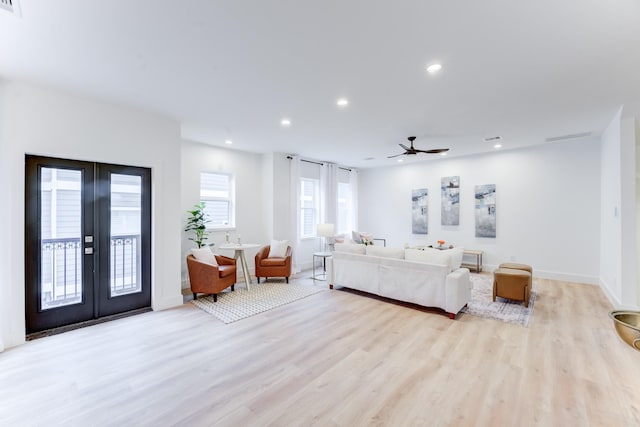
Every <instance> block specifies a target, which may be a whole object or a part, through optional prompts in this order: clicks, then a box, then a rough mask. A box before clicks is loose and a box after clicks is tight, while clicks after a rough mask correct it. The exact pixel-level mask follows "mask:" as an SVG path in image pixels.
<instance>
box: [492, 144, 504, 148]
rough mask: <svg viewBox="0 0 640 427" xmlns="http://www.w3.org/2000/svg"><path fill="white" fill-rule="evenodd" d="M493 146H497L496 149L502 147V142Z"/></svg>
mask: <svg viewBox="0 0 640 427" xmlns="http://www.w3.org/2000/svg"><path fill="white" fill-rule="evenodd" d="M493 148H496V149H498V148H502V144H496V145H494V146H493Z"/></svg>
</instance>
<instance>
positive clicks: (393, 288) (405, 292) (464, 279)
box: [329, 243, 471, 319]
mask: <svg viewBox="0 0 640 427" xmlns="http://www.w3.org/2000/svg"><path fill="white" fill-rule="evenodd" d="M461 263H462V249H460V248H457V249H450V250H444V251H440V250H438V249H433V248H425V249H399V248H391V247H388V248H387V247H382V246H374V245H369V246H365V245H358V244H347V243H345V244H340V243H336V245H335V250H334V252H333V259H332V262H331V263H330V282H329V283H330V284H329V287H330V288H331V289H333V287H334V286H343V287H346V288H350V289H356V290H359V291H364V292H368V293H371V294H375V295H379V296H382V297H387V298H392V299H395V300H399V301H405V302H410V303H414V304H419V305H421V306H425V307H437V308H441V309H443V310H444V311H445V312H446V313H447V314H448V315H449V317H450V318H451V319H455V316H456V314H457V313H458V312H459V311H460V310H461V309H462V308H463V307H464V306H465V305H466V304H467V303H468V302H469V299H470V298H471V280H470V278H469V270H468V269H466V268H461V267H460V264H461Z"/></svg>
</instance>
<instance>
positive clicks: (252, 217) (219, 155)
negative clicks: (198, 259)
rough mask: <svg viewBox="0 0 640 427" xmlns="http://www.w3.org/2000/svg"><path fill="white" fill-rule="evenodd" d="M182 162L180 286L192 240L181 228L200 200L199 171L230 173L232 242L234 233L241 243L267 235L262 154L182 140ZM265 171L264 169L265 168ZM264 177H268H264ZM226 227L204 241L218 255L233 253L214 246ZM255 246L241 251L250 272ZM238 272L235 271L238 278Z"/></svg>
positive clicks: (185, 276)
mask: <svg viewBox="0 0 640 427" xmlns="http://www.w3.org/2000/svg"><path fill="white" fill-rule="evenodd" d="M181 162H182V194H181V202H180V212H181V215H180V216H181V223H180V226H179V228H178V230H183V231H182V245H181V248H182V255H181V257H180V260H181V265H182V279H183V284H182V287H183V288H188V287H189V284H188V280H187V279H188V274H187V267H186V261H185V258H186V256H187V254H188V253H189V251H190V249H191V248H193V247H195V244H194V243H193V242H192V241H190V240H189V239H188V238H189V235H188V234H187V233H186V232H184V226H185V225H186V221H187V217H188V214H187V210H189V209H191V208H192V207H193V205H195V204H197V203H199V202H200V172H224V173H230V174H232V175H233V176H234V179H235V185H236V226H235V228H233V229H229V234H230V236H231V239H232V241H233V242H235V241H236V239H237V238H238V236H239V237H240V238H241V239H242V242H243V243H258V244H265V242H268V241H269V239H270V238H271V236H268V235H267V231H266V230H267V228H268V227H267V226H266V225H265V221H264V218H263V212H264V209H265V206H264V198H265V197H267V196H268V195H266V196H265V195H264V194H263V189H264V185H263V181H264V179H265V177H264V175H263V167H264V165H263V159H262V155H260V154H255V153H248V152H245V151H238V150H230V149H226V148H220V147H214V146H211V145H206V144H200V143H196V142H189V141H185V142H184V143H183V144H182V150H181ZM267 174H268V171H267ZM267 179H268V178H267ZM226 232H227V230H216V231H210V233H209V239H208V240H207V241H206V242H207V243H214V244H215V246H214V247H213V251H214V252H216V253H219V254H221V255H226V256H233V251H230V250H220V249H217V247H219V246H220V245H221V244H224V242H225V234H226ZM257 251H258V249H251V250H247V251H246V252H245V257H246V259H247V263H248V265H249V267H250V268H249V270H250V273H251V274H253V273H254V270H255V268H254V262H253V257H254V256H255V253H256V252H257ZM240 279H242V275H241V274H238V280H240Z"/></svg>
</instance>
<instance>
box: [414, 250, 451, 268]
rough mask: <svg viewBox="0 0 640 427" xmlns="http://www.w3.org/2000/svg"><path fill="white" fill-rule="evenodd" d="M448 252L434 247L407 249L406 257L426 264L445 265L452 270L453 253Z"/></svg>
mask: <svg viewBox="0 0 640 427" xmlns="http://www.w3.org/2000/svg"><path fill="white" fill-rule="evenodd" d="M448 252H449V251H441V250H438V249H433V248H425V249H424V250H421V249H405V251H404V259H406V260H407V261H413V262H422V263H424V264H433V265H445V266H447V267H448V268H449V270H451V255H450V254H449V253H448Z"/></svg>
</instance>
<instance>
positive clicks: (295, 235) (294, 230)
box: [289, 156, 300, 274]
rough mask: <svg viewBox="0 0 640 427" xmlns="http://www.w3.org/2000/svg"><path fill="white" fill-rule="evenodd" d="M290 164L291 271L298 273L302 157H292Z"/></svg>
mask: <svg viewBox="0 0 640 427" xmlns="http://www.w3.org/2000/svg"><path fill="white" fill-rule="evenodd" d="M290 157H291V160H290V162H289V206H291V225H290V229H289V235H290V236H291V238H290V241H291V270H292V273H293V274H295V273H298V272H299V271H300V266H299V264H298V251H299V249H300V157H299V156H290Z"/></svg>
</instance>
